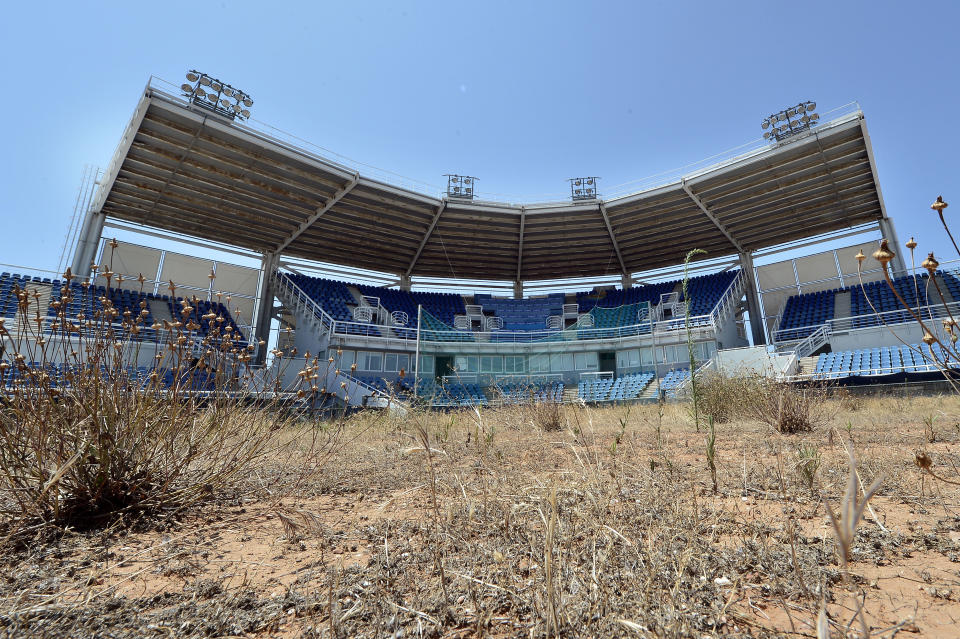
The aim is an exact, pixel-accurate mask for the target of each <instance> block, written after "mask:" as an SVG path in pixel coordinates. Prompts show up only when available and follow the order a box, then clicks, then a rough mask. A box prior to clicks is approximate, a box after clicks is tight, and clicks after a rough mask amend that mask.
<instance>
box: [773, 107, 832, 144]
mask: <svg viewBox="0 0 960 639" xmlns="http://www.w3.org/2000/svg"><path fill="white" fill-rule="evenodd" d="M816 109H817V103H816V102H811V101H809V100H808V101H807V102H801V103H800V104H798V105H797V106H794V107H790V108H789V109H784V110H783V111H778V112H776V113H773V114H771V115H770V116H769V117H766V118H764V119H763V121H762V122H760V128H762V129H763V130H764V133H763V139H764V140H770V139H773V140H776V141H777V142H780V141H782V140H785V139H787V138H789V137H790V136H791V135H796V134H797V133H800V132H801V131H806V130H807V129H810V128H812V127H813V126H815V125H816V124H817V121H818V120H819V119H820V116H819V115H817V114H816V113H814V111H815V110H816ZM767 129H770V130H769V131H767Z"/></svg>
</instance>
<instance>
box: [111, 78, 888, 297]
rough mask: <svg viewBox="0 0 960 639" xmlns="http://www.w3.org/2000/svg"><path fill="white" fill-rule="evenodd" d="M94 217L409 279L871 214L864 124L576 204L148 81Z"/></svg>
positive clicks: (790, 236) (788, 232)
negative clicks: (545, 199)
mask: <svg viewBox="0 0 960 639" xmlns="http://www.w3.org/2000/svg"><path fill="white" fill-rule="evenodd" d="M94 206H95V210H96V211H99V212H101V213H103V214H104V215H105V216H106V217H107V218H111V219H115V220H122V221H125V222H129V223H133V224H136V225H141V226H144V227H149V228H152V229H158V230H163V231H168V232H172V233H178V234H185V235H189V236H193V237H196V238H199V239H203V240H208V241H212V242H219V243H224V244H228V245H233V246H236V247H240V248H244V249H249V250H252V251H257V252H275V253H280V254H281V255H285V256H291V257H298V258H304V259H308V260H316V261H319V262H327V263H332V264H340V265H343V266H348V267H354V268H362V269H369V270H374V271H380V272H384V273H395V274H406V275H412V276H421V277H438V278H463V279H480V280H482V279H492V280H542V279H561V278H569V277H585V276H600V275H615V274H620V273H625V272H626V273H638V272H642V271H647V270H651V269H656V268H661V267H665V266H670V265H674V264H677V263H679V262H680V261H682V260H683V257H684V255H685V254H686V253H687V252H688V251H689V250H690V249H693V248H701V249H704V250H706V251H707V252H708V254H709V256H710V257H719V256H722V255H730V254H736V253H740V252H743V251H756V250H758V249H762V248H765V247H769V246H774V245H778V244H783V243H785V242H791V241H795V240H799V239H803V238H807V237H814V236H817V235H821V234H824V233H828V232H832V231H838V230H842V229H846V228H850V227H854V226H857V225H861V224H864V223H868V222H872V221H876V220H879V219H881V218H882V217H884V215H885V212H884V207H883V202H882V196H881V193H880V188H879V186H878V184H877V182H876V171H875V167H874V165H873V158H872V152H871V149H870V142H869V136H868V134H867V130H866V125H865V121H864V118H863V114H862V112H860V111H856V112H854V113H851V114H849V115H847V116H844V117H842V118H839V119H837V120H834V121H832V122H828V123H825V124H823V125H821V126H819V127H817V128H816V129H813V130H812V131H809V132H807V133H804V134H800V135H797V136H795V137H794V138H792V139H790V140H788V141H785V142H782V143H779V144H771V145H770V146H769V147H766V148H763V149H760V150H757V151H753V152H751V153H749V154H746V155H744V156H741V157H739V158H734V159H732V160H728V161H725V162H723V163H720V164H717V165H715V166H711V167H708V168H705V169H703V170H700V171H698V172H696V173H692V174H690V175H685V176H683V177H682V178H680V179H679V180H677V181H675V182H673V183H670V184H667V185H665V186H661V187H658V188H654V189H650V190H647V191H643V192H640V193H635V194H633V195H628V196H624V197H618V198H614V199H610V200H598V201H595V202H586V203H582V202H581V203H575V204H556V203H553V204H529V205H516V204H500V203H490V202H478V201H474V202H466V201H458V200H454V199H449V200H448V199H445V198H440V197H435V196H430V195H425V194H422V193H418V192H415V191H412V190H408V189H404V188H400V187H396V186H392V185H389V184H386V183H384V182H381V181H378V180H374V179H371V178H368V177H364V176H363V175H360V174H358V173H356V172H355V171H353V170H352V169H350V168H348V167H345V166H342V165H339V164H337V163H335V162H332V161H329V160H326V159H324V158H321V157H319V156H317V155H314V154H312V153H310V152H309V151H306V150H304V149H302V148H297V147H295V146H293V145H290V144H288V143H286V142H283V141H281V140H279V139H276V138H273V137H271V136H268V135H265V134H263V133H261V132H259V131H256V130H254V129H252V128H250V127H248V126H245V125H242V124H239V123H232V122H229V121H227V120H225V119H223V118H221V117H219V116H217V115H215V114H212V113H209V112H207V111H204V110H201V109H197V108H195V107H194V108H191V107H190V106H188V105H187V103H186V102H184V101H183V100H182V99H180V98H178V97H176V96H173V95H170V94H168V93H166V92H164V91H161V90H159V89H157V88H154V87H148V88H147V90H146V92H145V93H144V95H143V96H142V98H141V100H140V103H139V104H138V107H137V111H136V112H135V114H134V117H133V118H132V120H131V122H130V124H129V125H128V128H127V131H126V132H125V134H124V138H123V140H122V141H121V144H120V146H119V147H118V149H117V153H116V155H115V157H114V159H113V161H112V163H111V165H110V167H109V168H108V170H107V173H106V175H105V178H104V181H103V186H102V187H101V191H100V192H99V193H98V197H97V200H96V202H95V205H94Z"/></svg>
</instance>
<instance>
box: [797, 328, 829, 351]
mask: <svg viewBox="0 0 960 639" xmlns="http://www.w3.org/2000/svg"><path fill="white" fill-rule="evenodd" d="M828 341H830V326H829V325H828V324H824V325H823V326H821V327H820V328H818V329H817V330H815V331H814V332H812V333H810V335H808V336H807V338H806V339H804V340H802V341H801V342H798V343H797V345H796V346H794V347H793V352H794V353H795V354H796V355H797V357H798V358H799V357H808V356H809V355H810V354H812V353H813V352H814V351H816V350H817V349H818V348H820V347H821V346H823V345H824V344H826V343H827V342H828Z"/></svg>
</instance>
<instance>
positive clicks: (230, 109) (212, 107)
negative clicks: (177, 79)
mask: <svg viewBox="0 0 960 639" xmlns="http://www.w3.org/2000/svg"><path fill="white" fill-rule="evenodd" d="M187 80H188V81H190V82H191V83H192V84H187V83H184V84H181V85H180V90H181V91H183V95H184V97H186V98H187V99H188V100H189V101H190V102H191V103H192V104H195V105H197V106H198V107H200V108H203V109H207V110H208V111H213V112H214V113H217V114H219V115H222V116H223V117H225V118H230V119H231V120H234V119H240V120H246V119H247V118H249V117H250V107H252V106H253V100H251V99H250V96H249V95H248V94H247V93H245V92H243V91H241V90H240V89H237V88H236V87H232V86H230V85H229V84H227V83H226V82H221V81H220V80H218V79H216V78H214V77H211V76H209V75H207V74H206V73H201V72H200V71H195V70H192V69H191V70H190V71H188V72H187ZM231 99H232V100H233V102H231V101H230V100H231Z"/></svg>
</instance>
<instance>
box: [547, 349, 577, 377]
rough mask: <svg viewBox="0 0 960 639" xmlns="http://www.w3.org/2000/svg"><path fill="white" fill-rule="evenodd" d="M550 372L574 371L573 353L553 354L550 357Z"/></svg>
mask: <svg viewBox="0 0 960 639" xmlns="http://www.w3.org/2000/svg"><path fill="white" fill-rule="evenodd" d="M550 370H552V371H553V372H555V373H556V372H560V371H572V370H573V353H553V354H552V355H550Z"/></svg>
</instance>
